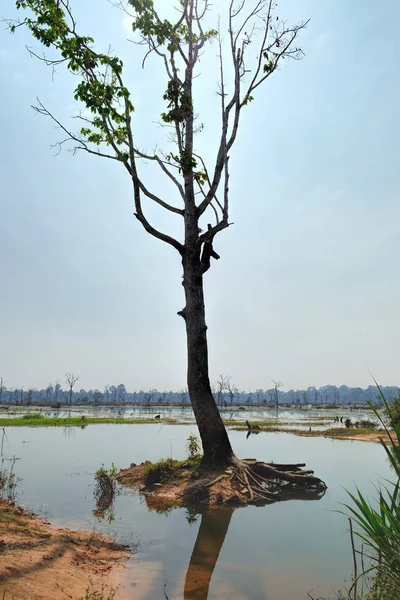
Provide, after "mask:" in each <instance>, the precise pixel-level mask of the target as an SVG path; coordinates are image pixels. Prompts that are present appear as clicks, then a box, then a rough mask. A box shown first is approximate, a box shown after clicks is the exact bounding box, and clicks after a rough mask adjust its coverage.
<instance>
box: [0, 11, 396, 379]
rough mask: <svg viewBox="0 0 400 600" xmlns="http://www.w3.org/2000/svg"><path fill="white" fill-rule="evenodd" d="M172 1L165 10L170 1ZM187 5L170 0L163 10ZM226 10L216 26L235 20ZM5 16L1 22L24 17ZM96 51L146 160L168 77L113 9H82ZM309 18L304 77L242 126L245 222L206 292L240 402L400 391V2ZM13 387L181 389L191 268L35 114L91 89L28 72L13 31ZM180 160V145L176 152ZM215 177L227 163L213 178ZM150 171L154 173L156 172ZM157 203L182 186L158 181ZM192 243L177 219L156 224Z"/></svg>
mask: <svg viewBox="0 0 400 600" xmlns="http://www.w3.org/2000/svg"><path fill="white" fill-rule="evenodd" d="M159 2H160V0H159ZM164 3H165V4H171V5H172V1H171V0H161V4H163V5H164ZM226 3H227V2H226V0H218V1H216V2H214V14H215V16H216V13H217V11H223V10H224V7H225V8H226ZM14 4H15V2H14V1H13V0H1V8H0V18H2V17H5V16H13V15H15V10H14ZM71 4H72V6H75V7H76V9H77V12H78V17H79V23H80V24H81V27H82V32H83V33H84V34H89V35H91V34H93V35H94V37H95V38H96V41H98V48H100V49H101V50H107V48H108V44H109V43H111V44H112V45H113V47H114V48H115V50H116V51H118V53H119V54H121V55H122V58H123V59H124V61H125V64H126V67H127V74H129V81H130V86H131V89H132V100H133V103H134V104H135V107H136V113H135V128H137V139H138V143H139V144H140V145H141V146H143V147H147V148H148V149H150V150H151V149H152V148H153V147H154V144H155V143H156V142H157V141H160V140H162V139H163V137H162V136H163V135H164V134H165V132H164V131H162V130H160V128H159V127H158V126H157V124H156V121H157V120H158V119H159V114H160V112H161V111H162V110H163V102H162V101H161V96H162V93H163V91H164V89H165V77H164V76H163V73H162V71H161V70H160V69H159V67H158V65H157V62H155V61H150V62H149V63H148V66H147V69H146V70H145V71H144V72H141V70H140V56H141V52H142V50H141V48H139V47H137V46H135V45H133V44H131V43H129V42H126V41H125V40H126V38H127V36H128V31H127V23H124V22H123V15H122V14H121V13H120V12H119V11H118V10H116V9H114V8H112V7H110V5H109V3H108V2H107V0H71ZM279 14H280V16H287V18H288V19H289V20H290V21H298V20H300V19H303V18H304V19H306V18H310V19H311V21H310V24H309V26H308V29H307V30H306V31H305V32H304V33H303V35H302V38H301V45H302V47H303V49H304V52H305V58H304V60H302V61H301V62H291V63H283V64H282V67H281V70H280V72H278V73H275V74H274V76H273V77H272V78H271V79H270V80H269V81H268V82H267V84H266V85H265V86H264V87H262V88H261V89H259V90H258V94H257V96H256V101H255V102H253V103H252V104H251V105H250V106H249V107H248V108H247V109H246V112H245V114H244V118H243V121H242V129H241V132H240V136H239V139H238V143H237V145H236V147H235V149H234V151H233V153H232V160H231V169H232V173H231V181H230V189H231V220H232V221H233V222H234V226H233V227H231V228H229V229H228V230H227V231H225V232H223V233H221V234H219V236H218V237H217V238H216V243H215V249H216V251H217V252H218V253H219V254H220V255H221V260H220V261H218V262H215V261H214V263H213V266H212V269H211V270H210V271H209V272H208V273H207V274H206V276H205V286H206V301H207V311H208V319H207V322H208V327H209V330H208V331H209V345H210V368H211V379H212V381H215V380H216V378H217V377H218V375H219V373H224V374H229V375H231V376H232V380H233V382H234V383H235V384H236V385H237V386H238V387H239V388H240V389H248V388H253V389H255V388H268V387H270V386H271V379H272V378H275V379H280V380H282V381H283V382H284V384H285V388H286V389H289V388H291V387H293V388H302V387H307V386H309V385H316V386H320V385H325V384H337V385H340V384H347V385H361V386H366V385H369V384H370V383H371V379H370V376H369V374H368V372H367V371H366V366H368V367H369V368H370V369H371V370H372V371H373V373H374V374H375V376H376V377H377V378H378V379H379V380H380V381H381V382H382V384H386V385H395V384H399V354H400V350H399V340H400V320H399V307H400V277H399V257H400V202H399V191H400V184H399V169H400V163H399V158H400V156H399V148H398V144H399V139H400V121H399V106H400V78H399V67H398V66H399V62H400V46H399V43H398V27H399V23H400V3H399V2H398V1H397V0H383V1H382V2H379V3H378V2H373V1H372V0H352V1H349V0H302V1H300V0H281V2H280V13H279ZM0 27H1V29H0V75H1V88H0V93H1V108H0V131H1V147H0V376H3V377H4V380H5V384H6V385H9V386H11V385H14V386H25V387H27V386H35V387H45V386H46V385H47V383H48V382H49V381H53V382H54V381H55V380H56V379H57V378H59V379H60V380H61V381H63V379H64V373H65V372H66V371H75V372H78V373H80V376H81V378H80V384H81V385H82V387H93V388H94V387H97V388H100V389H101V388H102V387H103V386H104V385H105V384H111V385H112V384H118V383H121V382H122V383H125V385H126V386H127V388H128V389H129V390H134V389H136V390H138V389H140V388H149V387H156V388H158V389H160V390H164V389H166V390H169V389H182V388H184V387H185V376H186V358H185V332H184V323H183V321H182V319H180V318H179V317H178V316H177V315H176V313H177V311H178V310H180V309H182V307H183V305H184V299H183V288H182V286H181V266H180V261H179V256H178V253H177V252H176V251H175V250H173V249H172V248H170V247H169V246H166V245H165V244H163V243H162V242H159V241H158V240H155V239H154V238H152V237H150V236H149V235H148V234H146V233H145V231H144V230H143V229H142V228H141V225H140V224H139V222H138V221H137V220H136V219H135V218H134V216H133V199H132V192H131V186H130V182H129V178H128V176H127V174H126V172H125V171H124V169H123V168H122V167H121V166H120V165H118V164H114V163H113V162H111V161H104V160H101V159H97V158H93V157H90V156H88V155H84V154H79V155H78V156H75V157H73V156H72V155H71V154H70V153H68V152H67V151H63V152H62V153H61V154H60V155H59V156H57V157H54V152H55V151H54V149H51V148H50V146H51V144H54V143H55V142H57V141H59V140H60V139H62V133H61V132H60V131H59V130H57V129H55V128H54V125H53V123H52V122H51V121H50V120H47V119H46V118H45V117H41V116H39V115H35V114H34V112H33V110H32V109H31V104H33V103H35V101H36V97H37V96H38V97H39V98H40V100H41V101H42V102H43V103H45V104H46V106H48V108H49V109H51V110H52V111H53V112H54V113H55V114H57V116H59V117H60V118H61V119H66V120H68V117H69V115H71V114H74V111H76V106H75V105H74V101H73V99H72V90H73V87H74V85H75V84H76V81H75V80H74V79H73V78H72V77H71V76H70V75H69V74H68V73H66V72H65V71H64V70H63V69H62V68H60V69H58V72H57V74H56V76H55V78H54V80H52V77H51V71H50V70H49V69H48V68H46V67H45V66H44V65H43V64H41V63H40V62H39V61H37V60H34V59H31V58H30V56H29V55H28V52H27V51H26V49H25V44H28V45H31V46H32V45H33V46H34V47H35V48H36V50H39V51H40V50H41V48H40V46H38V45H36V46H35V45H34V43H33V41H32V40H31V39H30V38H29V36H28V35H27V33H26V32H25V33H24V32H23V31H21V30H20V31H18V33H17V34H15V35H14V36H11V35H9V34H8V32H7V31H6V30H5V28H4V25H0ZM216 53H217V50H216V47H211V48H210V49H209V50H208V59H206V58H204V60H203V61H202V64H201V68H200V70H199V73H201V78H199V79H198V80H197V92H198V94H199V101H198V104H197V110H198V112H199V113H200V118H201V121H202V122H204V124H205V129H204V132H203V134H202V139H201V141H200V142H199V143H200V144H201V147H202V149H203V151H204V154H205V156H206V158H207V159H208V160H209V161H213V160H214V156H215V144H214V140H215V137H214V133H215V131H216V130H217V126H218V125H217V124H218V116H219V113H218V97H217V96H216V94H215V91H216V89H217V85H216V78H215V76H214V70H213V67H212V65H214V64H215V57H216ZM164 146H165V144H164ZM211 164H212V163H211ZM143 167H144V168H145V165H143ZM147 181H148V182H149V183H152V184H154V185H155V188H156V190H158V191H161V192H163V190H166V191H165V194H166V196H167V197H168V199H172V196H171V195H170V188H169V187H165V183H164V181H163V179H162V178H161V177H160V176H158V175H157V174H155V173H151V174H149V176H148V179H147ZM149 214H150V215H151V216H152V217H153V218H154V219H155V221H156V223H157V224H159V225H160V226H163V227H164V228H165V229H167V228H170V231H172V232H173V233H175V234H177V235H181V234H180V233H179V232H180V230H179V229H178V226H179V221H178V219H179V217H173V218H171V217H168V218H167V219H165V218H164V217H163V215H160V214H159V213H158V212H155V211H150V213H149Z"/></svg>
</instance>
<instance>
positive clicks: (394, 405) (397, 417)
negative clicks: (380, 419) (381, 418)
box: [385, 396, 400, 427]
mask: <svg viewBox="0 0 400 600" xmlns="http://www.w3.org/2000/svg"><path fill="white" fill-rule="evenodd" d="M385 416H386V418H387V420H388V422H389V425H390V427H396V425H400V396H398V397H397V398H393V399H392V400H390V401H389V402H388V403H387V404H386V406H385Z"/></svg>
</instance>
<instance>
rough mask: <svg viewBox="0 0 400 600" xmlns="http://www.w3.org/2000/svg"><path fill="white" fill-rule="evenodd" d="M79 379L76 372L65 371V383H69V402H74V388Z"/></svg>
mask: <svg viewBox="0 0 400 600" xmlns="http://www.w3.org/2000/svg"><path fill="white" fill-rule="evenodd" d="M78 379H79V375H75V373H65V383H66V384H67V385H68V388H69V390H68V402H69V404H70V405H71V404H72V390H73V387H74V385H75V384H76V382H77V381H78Z"/></svg>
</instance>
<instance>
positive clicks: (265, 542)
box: [5, 424, 390, 600]
mask: <svg viewBox="0 0 400 600" xmlns="http://www.w3.org/2000/svg"><path fill="white" fill-rule="evenodd" d="M193 431H194V427H193V426H187V425H179V426H175V425H164V426H163V425H159V424H154V425H96V426H88V427H86V428H85V429H80V428H65V429H64V428H50V427H49V428H28V427H21V428H8V430H7V441H6V447H5V450H6V454H7V455H8V456H9V457H10V456H13V455H15V456H16V457H18V458H19V459H20V460H18V461H17V463H16V474H17V476H18V477H20V478H21V481H20V482H19V484H18V492H17V500H18V501H19V502H20V503H21V504H23V505H24V506H25V507H27V508H30V509H32V510H33V511H35V512H37V513H40V514H42V515H44V516H47V517H48V518H49V520H50V521H51V522H52V523H55V524H57V525H61V526H68V527H73V528H85V529H96V530H98V531H105V532H107V533H108V534H109V535H111V536H113V537H114V538H115V539H117V540H119V541H122V542H124V543H127V544H130V546H131V547H132V549H133V550H135V553H134V554H133V557H132V559H131V561H130V563H129V566H128V568H127V570H126V581H125V585H126V587H127V590H128V594H129V597H131V598H132V599H135V600H142V599H143V600H156V599H158V598H160V599H161V600H162V599H165V598H166V595H167V596H168V598H169V600H181V599H183V598H184V599H185V600H206V599H207V598H208V599H209V600H211V599H217V598H218V599H220V600H228V599H229V600H245V599H248V600H307V598H308V596H307V592H308V591H309V590H311V589H313V590H314V591H313V593H312V595H313V596H314V597H315V598H317V597H319V596H324V597H328V596H329V595H330V594H333V592H334V590H337V589H339V588H341V587H342V586H343V581H344V579H346V578H347V579H348V578H349V575H350V572H351V554H350V541H349V537H348V523H347V519H346V517H345V516H344V515H342V514H339V513H338V512H337V511H338V510H340V509H341V508H342V507H341V503H343V502H346V501H347V497H346V492H345V489H346V488H347V489H349V490H354V486H355V485H357V486H359V487H360V488H361V489H362V490H363V491H364V492H365V493H366V494H367V495H368V494H370V495H371V496H372V495H374V492H375V489H374V485H375V484H376V483H377V482H378V480H379V476H380V477H388V478H390V468H389V465H388V463H387V461H386V459H385V456H384V451H383V450H382V449H381V447H380V446H379V445H378V444H373V443H366V442H355V441H354V442H352V441H342V440H329V439H323V438H301V437H296V436H294V435H290V434H284V433H268V434H263V433H262V434H260V435H258V436H251V437H249V439H246V432H239V431H231V432H230V436H231V440H232V445H233V447H234V450H235V452H236V454H237V455H238V456H240V457H243V458H244V457H257V458H260V459H263V460H267V461H272V460H273V461H275V462H289V463H293V462H305V463H307V467H308V468H312V469H314V470H315V473H316V475H317V476H319V477H321V478H322V479H324V480H325V481H326V483H327V485H328V490H327V493H326V495H325V496H324V497H323V498H322V499H321V500H318V501H299V500H296V501H287V502H282V503H277V504H273V505H269V506H265V507H262V508H257V507H247V508H239V509H236V510H232V509H226V508H225V509H221V510H211V511H206V512H204V513H203V514H202V515H196V514H192V513H189V512H188V511H187V510H186V509H176V510H173V511H172V512H170V513H169V514H158V513H157V512H154V511H149V510H148V508H147V506H146V503H145V502H144V500H143V499H142V498H141V497H139V495H138V494H136V493H135V492H132V491H131V490H124V489H122V490H121V493H120V495H118V497H117V498H116V501H115V519H114V520H113V521H112V522H111V523H108V521H107V520H106V519H104V520H103V521H99V520H98V519H96V518H95V516H94V515H93V513H92V511H93V509H94V508H95V506H94V499H93V474H94V472H95V471H96V470H97V469H98V468H99V467H100V466H101V464H102V463H103V464H104V466H105V467H106V468H108V467H110V466H111V463H112V462H113V463H115V464H116V465H117V466H118V467H127V466H129V464H130V463H131V462H135V463H138V462H141V461H143V460H147V459H148V460H158V459H159V458H160V457H167V456H172V457H173V458H178V459H179V458H183V457H184V456H185V441H186V438H187V436H188V435H189V434H190V433H192V432H193ZM211 576H212V578H211ZM210 579H211V582H210Z"/></svg>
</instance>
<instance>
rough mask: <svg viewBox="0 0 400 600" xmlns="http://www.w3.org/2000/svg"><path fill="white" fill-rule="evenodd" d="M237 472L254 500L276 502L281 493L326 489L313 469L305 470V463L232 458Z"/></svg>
mask: <svg viewBox="0 0 400 600" xmlns="http://www.w3.org/2000/svg"><path fill="white" fill-rule="evenodd" d="M232 464H233V465H234V467H235V469H236V472H235V474H234V477H235V478H236V479H237V481H238V482H239V483H241V484H245V485H246V487H247V488H248V490H249V494H250V499H251V500H257V499H260V500H265V501H269V502H273V501H276V500H279V499H281V497H282V494H283V493H284V494H285V496H287V495H291V494H293V495H297V493H298V492H299V491H301V492H303V493H304V492H305V493H307V492H311V493H314V494H315V493H317V494H321V493H325V490H326V487H327V486H326V484H325V483H324V482H323V481H322V480H321V479H319V478H318V477H315V476H314V471H311V470H304V469H303V468H302V467H304V466H305V464H304V463H299V464H291V465H285V464H283V465H282V464H275V463H265V462H262V461H258V460H256V459H253V458H247V459H243V460H239V459H237V458H236V457H233V458H232Z"/></svg>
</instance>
